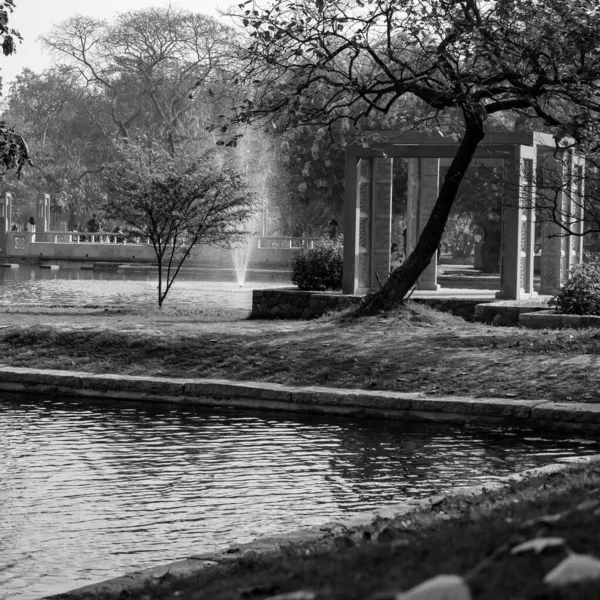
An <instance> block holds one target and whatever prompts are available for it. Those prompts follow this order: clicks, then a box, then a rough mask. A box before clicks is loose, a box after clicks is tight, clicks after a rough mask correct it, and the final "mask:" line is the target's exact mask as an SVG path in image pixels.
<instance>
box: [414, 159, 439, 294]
mask: <svg viewBox="0 0 600 600" xmlns="http://www.w3.org/2000/svg"><path fill="white" fill-rule="evenodd" d="M419 162H420V185H419V206H418V210H417V232H418V235H421V232H422V231H423V229H424V228H425V225H426V224H427V221H428V219H429V215H431V211H432V210H433V207H434V205H435V202H436V200H437V197H438V192H439V188H440V161H439V159H438V158H421V159H420V160H419ZM417 239H418V237H415V244H416V243H417ZM413 248H414V246H413ZM411 251H412V248H411ZM417 289H418V290H439V289H440V286H439V285H438V283H437V253H436V254H434V255H433V258H432V259H431V262H430V263H429V265H428V267H427V268H426V269H425V271H423V273H422V274H421V276H420V277H419V280H418V281H417Z"/></svg>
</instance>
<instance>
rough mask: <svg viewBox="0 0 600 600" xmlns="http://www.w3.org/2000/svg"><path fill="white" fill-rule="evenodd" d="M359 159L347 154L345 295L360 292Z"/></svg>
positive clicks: (345, 185) (343, 284)
mask: <svg viewBox="0 0 600 600" xmlns="http://www.w3.org/2000/svg"><path fill="white" fill-rule="evenodd" d="M357 168H358V159H357V158H356V156H354V155H351V154H350V153H347V154H346V174H345V179H344V274H343V281H342V289H343V292H344V294H356V293H357V291H358V223H359V217H360V209H359V206H358V178H357Z"/></svg>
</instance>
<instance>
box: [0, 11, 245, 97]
mask: <svg viewBox="0 0 600 600" xmlns="http://www.w3.org/2000/svg"><path fill="white" fill-rule="evenodd" d="M167 4H168V3H167V2H165V1H164V0H155V1H154V0H16V8H15V10H14V12H13V13H12V15H10V17H9V19H10V21H9V23H10V26H11V27H13V28H14V29H17V30H18V31H19V32H20V34H21V35H22V36H23V43H21V44H17V53H16V54H13V55H12V56H8V57H5V56H2V55H0V76H2V81H3V90H4V93H6V92H7V91H8V86H9V84H10V82H11V81H12V80H13V79H14V78H15V77H16V76H17V75H18V74H19V73H20V72H21V70H22V69H23V68H25V67H27V68H29V69H31V70H32V71H36V72H40V71H42V70H44V69H46V68H48V67H50V66H52V57H51V56H50V55H49V54H48V52H47V51H45V50H44V49H43V48H42V46H41V44H40V42H39V41H38V39H37V38H38V37H39V36H40V35H45V34H47V33H48V32H49V31H50V29H51V28H52V25H53V24H54V23H59V22H60V21H62V20H64V19H66V18H68V17H70V16H72V15H74V14H77V13H80V14H85V15H90V16H92V17H96V18H101V19H110V18H111V17H112V16H114V15H115V14H116V13H119V12H127V11H129V10H138V9H141V8H147V7H148V6H166V5H167ZM172 4H173V5H175V6H179V7H181V8H185V9H187V10H191V11H193V12H199V13H203V14H206V15H211V16H213V17H217V16H218V12H217V9H218V8H220V9H223V10H225V9H227V8H228V7H229V6H230V5H232V4H235V0H173V2H172Z"/></svg>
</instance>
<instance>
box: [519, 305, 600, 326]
mask: <svg viewBox="0 0 600 600" xmlns="http://www.w3.org/2000/svg"><path fill="white" fill-rule="evenodd" d="M519 325H520V326H521V327H527V328H529V329H580V328H582V327H583V328H590V327H594V328H597V327H600V317H598V316H594V315H561V314H556V313H555V312H554V310H553V309H550V310H543V311H539V312H525V313H522V314H520V315H519Z"/></svg>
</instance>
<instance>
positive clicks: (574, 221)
mask: <svg viewBox="0 0 600 600" xmlns="http://www.w3.org/2000/svg"><path fill="white" fill-rule="evenodd" d="M572 163H573V164H572V174H573V175H572V179H573V181H572V185H571V210H570V230H571V231H572V232H573V235H570V236H569V238H570V240H569V241H570V243H569V246H570V250H571V251H570V252H569V253H568V261H567V262H568V264H567V268H568V269H569V270H570V269H571V267H574V266H576V265H579V264H581V263H582V262H583V235H582V233H583V231H584V222H583V221H584V211H583V208H584V207H583V203H584V197H585V194H584V190H585V179H584V178H585V169H584V167H585V159H584V158H583V157H582V156H579V155H576V154H573V157H572Z"/></svg>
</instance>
